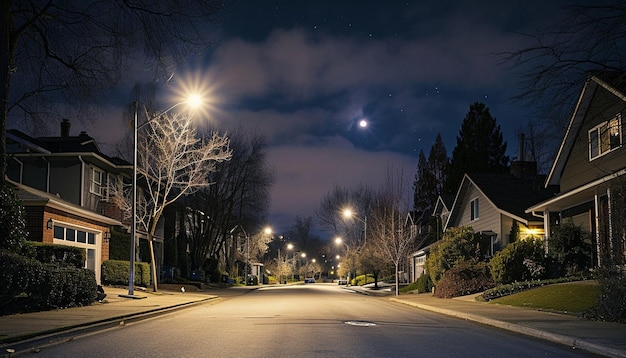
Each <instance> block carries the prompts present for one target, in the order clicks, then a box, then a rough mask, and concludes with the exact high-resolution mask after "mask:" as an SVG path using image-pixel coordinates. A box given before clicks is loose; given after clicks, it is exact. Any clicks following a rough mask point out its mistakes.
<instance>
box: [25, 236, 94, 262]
mask: <svg viewBox="0 0 626 358" xmlns="http://www.w3.org/2000/svg"><path fill="white" fill-rule="evenodd" d="M22 255H23V256H26V257H30V258H33V259H35V260H37V261H39V262H42V263H51V264H57V265H59V266H71V267H76V268H83V267H85V260H86V259H87V252H86V251H85V249H83V248H80V247H73V246H68V245H58V244H44V243H41V242H34V241H28V242H26V245H24V247H23V248H22Z"/></svg>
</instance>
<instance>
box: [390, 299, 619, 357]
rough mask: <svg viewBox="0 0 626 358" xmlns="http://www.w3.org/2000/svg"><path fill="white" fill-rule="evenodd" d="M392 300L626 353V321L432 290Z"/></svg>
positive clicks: (541, 336)
mask: <svg viewBox="0 0 626 358" xmlns="http://www.w3.org/2000/svg"><path fill="white" fill-rule="evenodd" d="M390 297H391V298H390V300H391V301H394V302H399V303H403V304H406V305H410V306H413V307H417V308H420V309H424V310H428V311H432V312H437V313H441V314H445V315H448V316H452V317H457V318H460V319H465V320H468V321H473V322H477V323H481V324H485V325H489V326H493V327H497V328H500V329H505V330H508V331H512V332H516V333H520V334H524V335H527V336H531V337H535V338H539V339H544V340H547V341H550V342H554V343H558V344H563V345H566V346H569V347H572V348H573V349H583V350H586V351H588V352H591V353H595V354H600V355H604V356H609V357H626V325H624V324H619V323H611V322H597V321H589V320H584V319H581V318H578V317H575V316H571V315H567V314H560V313H553V312H546V311H540V310H535V309H526V308H521V307H512V306H504V305H498V304H493V303H487V302H478V301H475V300H474V297H475V295H471V296H466V297H459V298H453V299H442V298H436V297H434V296H432V295H431V294H404V295H401V296H398V297H396V296H390Z"/></svg>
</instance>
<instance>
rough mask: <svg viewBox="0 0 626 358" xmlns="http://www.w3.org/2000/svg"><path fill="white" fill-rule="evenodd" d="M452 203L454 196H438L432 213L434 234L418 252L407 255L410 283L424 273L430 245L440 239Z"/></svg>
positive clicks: (422, 244)
mask: <svg viewBox="0 0 626 358" xmlns="http://www.w3.org/2000/svg"><path fill="white" fill-rule="evenodd" d="M453 201H454V196H452V195H447V194H442V195H439V197H438V198H437V203H436V204H435V208H434V209H433V213H432V217H433V218H434V219H435V221H434V222H435V225H434V226H435V227H434V229H435V234H434V235H429V236H428V239H427V241H425V242H423V243H421V245H419V247H418V250H417V251H414V252H412V253H411V254H410V255H409V263H408V266H409V280H410V282H415V281H416V280H417V279H418V278H420V277H421V276H422V275H423V274H424V273H425V272H426V267H425V264H426V257H427V256H428V253H429V251H430V247H431V245H432V244H434V243H435V242H437V241H439V240H440V239H441V233H442V232H443V224H445V222H446V221H447V220H448V216H449V214H450V208H451V207H452V202H453ZM430 229H432V228H430Z"/></svg>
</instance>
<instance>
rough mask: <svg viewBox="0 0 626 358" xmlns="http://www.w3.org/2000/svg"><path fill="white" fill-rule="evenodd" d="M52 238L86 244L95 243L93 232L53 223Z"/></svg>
mask: <svg viewBox="0 0 626 358" xmlns="http://www.w3.org/2000/svg"><path fill="white" fill-rule="evenodd" d="M54 238H55V239H57V240H65V241H71V242H77V243H81V244H87V245H95V244H96V234H95V233H93V232H89V231H86V230H81V229H74V228H70V227H65V226H60V225H54Z"/></svg>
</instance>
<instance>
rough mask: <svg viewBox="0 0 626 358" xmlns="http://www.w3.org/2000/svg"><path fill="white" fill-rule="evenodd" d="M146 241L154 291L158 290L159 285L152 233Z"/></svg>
mask: <svg viewBox="0 0 626 358" xmlns="http://www.w3.org/2000/svg"><path fill="white" fill-rule="evenodd" d="M148 243H150V261H152V263H151V265H152V284H153V285H154V292H159V287H158V285H157V270H156V259H155V256H154V244H153V243H152V235H148Z"/></svg>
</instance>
